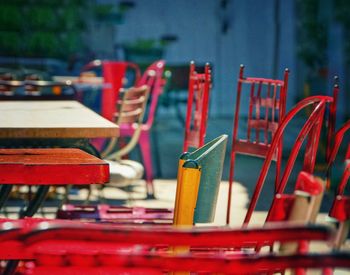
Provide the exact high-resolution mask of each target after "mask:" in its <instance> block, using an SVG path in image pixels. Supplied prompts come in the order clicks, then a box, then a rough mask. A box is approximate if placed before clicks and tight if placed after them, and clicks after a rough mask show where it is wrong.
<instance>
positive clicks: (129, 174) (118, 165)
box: [106, 159, 144, 184]
mask: <svg viewBox="0 0 350 275" xmlns="http://www.w3.org/2000/svg"><path fill="white" fill-rule="evenodd" d="M106 162H108V164H109V169H110V183H112V184H113V183H121V182H124V181H129V180H138V179H141V178H142V176H143V172H144V168H143V166H142V164H141V163H139V162H137V161H133V160H124V159H122V160H117V161H113V160H106Z"/></svg>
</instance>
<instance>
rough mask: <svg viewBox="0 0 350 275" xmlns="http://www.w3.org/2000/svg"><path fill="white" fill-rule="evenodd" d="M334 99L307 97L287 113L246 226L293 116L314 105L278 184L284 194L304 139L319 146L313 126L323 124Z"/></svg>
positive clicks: (262, 173) (266, 159) (254, 197)
mask: <svg viewBox="0 0 350 275" xmlns="http://www.w3.org/2000/svg"><path fill="white" fill-rule="evenodd" d="M332 101H333V98H332V97H328V96H311V97H308V98H305V99H304V100H302V101H300V102H299V103H297V104H296V106H295V107H294V108H293V109H292V110H291V111H289V112H288V114H286V116H285V117H284V118H283V120H282V122H281V123H280V125H279V127H278V129H277V131H276V133H275V134H274V136H273V139H272V142H271V146H270V149H269V151H268V154H267V156H266V158H265V160H264V163H263V166H262V169H261V172H260V175H259V178H258V180H257V183H256V185H255V190H254V193H253V196H252V199H251V202H250V204H249V207H248V210H247V214H246V216H245V219H244V225H245V226H246V225H247V224H248V223H249V221H250V218H251V216H252V214H253V211H254V209H255V207H256V204H257V201H258V199H259V196H260V192H261V190H262V187H263V184H264V182H265V179H266V176H267V172H268V170H269V167H270V165H271V161H272V159H273V155H274V153H275V152H276V150H278V146H279V144H280V139H281V138H282V136H283V132H284V130H285V128H286V126H287V125H288V124H289V122H290V121H291V120H292V119H293V117H295V116H296V114H297V113H299V112H300V111H301V110H302V109H304V108H306V107H307V106H310V105H311V106H312V107H313V111H312V113H311V115H310V116H309V118H308V119H307V120H306V122H305V124H304V126H303V127H302V129H301V131H300V132H299V134H298V137H297V138H296V141H295V143H294V146H293V148H292V151H291V152H290V154H289V158H288V161H287V164H286V167H285V170H284V173H283V175H282V178H281V181H280V182H279V183H278V184H277V190H276V194H282V193H283V192H284V189H285V187H286V184H287V181H288V178H289V176H290V173H291V170H292V168H293V166H294V162H295V160H296V157H297V155H298V153H299V150H300V148H301V145H302V143H303V141H304V140H305V138H306V137H307V136H308V139H309V140H313V142H312V143H311V144H310V146H314V147H316V148H317V146H318V140H319V135H318V136H315V135H316V134H317V131H312V129H313V127H315V125H319V124H322V120H323V117H324V111H325V107H326V104H327V103H331V102H332ZM316 151H317V150H316V149H313V148H312V150H311V152H313V153H316ZM307 152H309V151H308V150H307ZM314 158H315V156H314V155H310V154H305V156H304V160H305V159H308V160H305V162H308V163H311V164H312V162H313V160H314ZM313 168H314V167H313V166H312V165H310V166H309V171H306V172H309V173H312V172H313Z"/></svg>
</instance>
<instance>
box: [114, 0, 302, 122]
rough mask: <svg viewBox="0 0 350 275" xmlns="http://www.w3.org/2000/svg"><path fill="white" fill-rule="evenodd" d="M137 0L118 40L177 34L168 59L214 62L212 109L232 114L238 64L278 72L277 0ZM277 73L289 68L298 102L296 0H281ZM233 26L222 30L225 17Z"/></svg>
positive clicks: (253, 71)
mask: <svg viewBox="0 0 350 275" xmlns="http://www.w3.org/2000/svg"><path fill="white" fill-rule="evenodd" d="M220 2H221V1H218V0H176V1H174V0H138V1H135V3H136V6H135V8H133V9H131V10H130V11H128V12H127V13H126V16H125V22H124V23H123V24H121V25H119V26H118V28H117V33H116V40H117V43H121V42H128V41H133V40H136V39H138V38H145V39H147V38H159V37H160V36H162V35H163V34H176V35H177V36H178V38H179V39H178V41H177V42H175V43H173V44H172V45H170V46H169V47H168V48H167V51H166V54H165V59H166V60H167V62H168V63H188V62H189V61H190V60H195V61H196V62H199V63H203V62H211V63H212V64H213V67H214V70H213V71H214V89H213V94H212V98H211V101H212V102H211V114H212V115H232V114H233V111H232V110H233V106H234V95H235V89H236V76H237V73H238V69H239V65H240V64H242V63H243V64H245V65H246V74H247V75H250V76H259V77H273V46H274V39H275V33H274V30H275V27H274V26H275V25H274V3H275V1H274V0H265V1H258V0H246V1H240V0H231V1H228V5H227V7H226V9H225V10H224V9H222V8H221V7H220ZM279 11H280V22H281V24H280V51H279V53H278V59H279V62H278V75H277V77H278V78H282V77H283V69H284V68H285V67H288V68H290V70H291V76H290V85H289V93H288V100H287V102H288V103H289V107H290V106H291V105H293V104H294V103H295V89H296V85H295V83H296V77H295V76H296V74H295V68H296V64H295V63H296V61H295V60H296V59H295V22H294V21H295V18H294V1H293V0H285V1H280V9H279ZM225 18H226V20H227V21H228V24H229V27H228V29H227V32H226V33H223V32H222V24H223V20H224V19H225Z"/></svg>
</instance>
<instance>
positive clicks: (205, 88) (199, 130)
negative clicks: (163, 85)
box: [183, 61, 211, 152]
mask: <svg viewBox="0 0 350 275" xmlns="http://www.w3.org/2000/svg"><path fill="white" fill-rule="evenodd" d="M210 88H211V69H210V66H209V64H208V63H207V64H206V65H205V69H204V73H198V72H197V71H196V67H195V64H194V62H193V61H192V62H191V64H190V75H189V85H188V99H187V112H186V122H185V138H184V144H183V152H187V151H188V149H189V147H193V148H198V147H201V146H203V145H204V140H205V135H206V128H207V119H208V107H209V94H210Z"/></svg>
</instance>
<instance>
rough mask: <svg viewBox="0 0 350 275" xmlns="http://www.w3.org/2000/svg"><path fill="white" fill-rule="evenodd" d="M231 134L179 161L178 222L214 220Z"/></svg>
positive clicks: (175, 217) (176, 201)
mask: <svg viewBox="0 0 350 275" xmlns="http://www.w3.org/2000/svg"><path fill="white" fill-rule="evenodd" d="M226 143H227V135H222V136H220V137H217V138H215V139H214V140H212V141H210V142H208V143H207V144H205V145H204V146H202V147H200V148H199V149H197V150H195V151H194V152H192V153H184V154H183V155H182V156H181V157H180V160H179V169H178V176H177V189H176V200H175V207H174V208H175V210H174V225H192V224H194V223H197V222H198V223H199V222H200V223H208V222H212V221H213V219H214V215H215V208H216V202H217V196H218V191H219V186H220V181H221V175H222V169H223V163H224V158H225V152H226Z"/></svg>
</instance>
